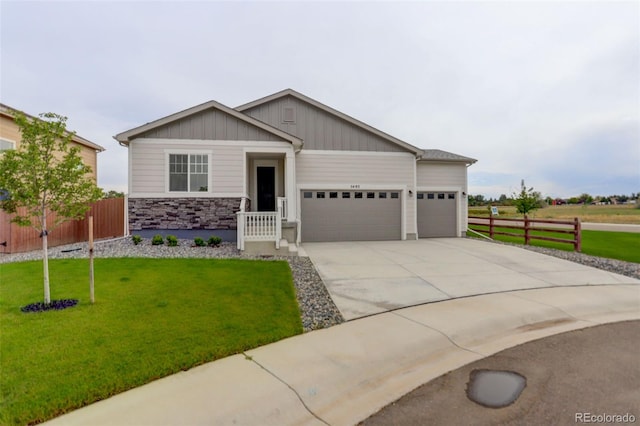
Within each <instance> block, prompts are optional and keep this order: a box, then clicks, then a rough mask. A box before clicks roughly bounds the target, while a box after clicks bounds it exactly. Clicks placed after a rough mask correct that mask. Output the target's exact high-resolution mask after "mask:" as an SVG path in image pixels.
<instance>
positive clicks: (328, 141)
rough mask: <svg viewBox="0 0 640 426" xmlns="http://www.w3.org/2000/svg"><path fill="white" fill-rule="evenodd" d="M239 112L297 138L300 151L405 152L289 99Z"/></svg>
mask: <svg viewBox="0 0 640 426" xmlns="http://www.w3.org/2000/svg"><path fill="white" fill-rule="evenodd" d="M284 108H293V110H294V121H293V122H285V121H284V117H283V111H284ZM243 113H244V114H246V115H249V116H251V117H253V118H255V119H258V120H260V121H262V122H265V123H267V124H269V125H271V126H273V127H276V128H278V129H280V130H282V131H285V132H287V133H289V134H291V135H294V136H297V137H299V138H301V139H302V140H303V141H304V149H310V150H336V151H378V152H406V150H405V149H403V148H402V147H400V146H398V145H397V144H395V143H392V142H390V141H387V140H385V139H384V138H381V137H379V136H377V135H375V134H373V133H370V132H368V131H366V130H365V129H362V128H360V127H357V126H354V125H353V124H351V123H349V122H347V121H345V120H343V119H341V118H339V117H336V116H335V115H332V114H329V113H327V112H326V111H323V110H321V109H319V108H317V107H315V106H313V105H310V104H308V103H306V102H303V101H301V100H299V99H296V98H294V97H292V96H285V97H282V98H279V99H275V100H273V101H271V102H268V103H266V104H262V105H258V106H256V107H253V108H251V109H248V110H246V111H243Z"/></svg>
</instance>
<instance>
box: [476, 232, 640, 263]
mask: <svg viewBox="0 0 640 426" xmlns="http://www.w3.org/2000/svg"><path fill="white" fill-rule="evenodd" d="M482 229H488V228H482ZM495 230H496V231H499V232H511V233H522V231H519V230H516V229H507V228H498V227H496V228H495ZM467 235H468V236H469V237H478V236H477V235H475V234H473V233H472V232H468V233H467ZM531 235H538V236H547V237H554V238H566V239H571V238H572V235H571V234H564V235H563V234H558V233H552V232H539V231H537V232H532V233H531ZM478 238H480V237H478ZM494 239H495V240H497V241H504V242H509V243H516V244H524V237H511V236H507V235H495V236H494ZM531 245H533V246H538V247H547V248H553V249H558V250H568V251H572V250H573V245H572V244H567V243H556V242H553V241H544V240H535V239H532V240H531ZM582 253H585V254H590V255H592V256H600V257H606V258H609V259H618V260H624V261H627V262H636V263H640V234H639V233H632V232H609V231H585V230H583V231H582Z"/></svg>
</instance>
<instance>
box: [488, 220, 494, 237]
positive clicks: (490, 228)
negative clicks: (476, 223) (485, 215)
mask: <svg viewBox="0 0 640 426" xmlns="http://www.w3.org/2000/svg"><path fill="white" fill-rule="evenodd" d="M489 238H491V239H493V215H491V216H489Z"/></svg>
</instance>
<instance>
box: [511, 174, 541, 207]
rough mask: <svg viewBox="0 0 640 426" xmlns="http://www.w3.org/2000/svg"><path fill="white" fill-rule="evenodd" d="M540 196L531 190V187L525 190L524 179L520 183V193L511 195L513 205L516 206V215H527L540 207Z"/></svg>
mask: <svg viewBox="0 0 640 426" xmlns="http://www.w3.org/2000/svg"><path fill="white" fill-rule="evenodd" d="M541 201H542V195H541V194H540V193H539V192H536V191H534V190H533V187H531V188H527V187H526V185H525V184H524V179H522V180H521V181H520V192H514V193H513V205H514V206H516V210H517V211H518V213H522V214H527V213H529V212H530V211H533V210H535V209H537V208H540V207H541Z"/></svg>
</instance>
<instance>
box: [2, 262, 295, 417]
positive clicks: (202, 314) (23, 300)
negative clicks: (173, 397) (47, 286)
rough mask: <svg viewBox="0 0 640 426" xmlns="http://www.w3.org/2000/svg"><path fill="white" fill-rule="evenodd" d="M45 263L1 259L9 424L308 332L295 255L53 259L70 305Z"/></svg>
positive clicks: (53, 413) (4, 406)
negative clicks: (32, 308)
mask: <svg viewBox="0 0 640 426" xmlns="http://www.w3.org/2000/svg"><path fill="white" fill-rule="evenodd" d="M41 270H42V263H41V262H24V263H15V264H3V265H0V321H1V330H2V331H1V333H2V334H1V335H0V338H1V341H0V367H1V368H2V370H1V374H0V397H1V399H0V424H26V423H30V422H39V421H43V420H46V419H50V418H52V417H55V416H57V415H60V414H62V413H64V412H67V411H70V410H72V409H74V408H78V407H81V406H83V405H86V404H89V403H91V402H94V401H98V400H101V399H104V398H107V397H109V396H111V395H114V394H117V393H119V392H123V391H125V390H127V389H130V388H133V387H136V386H139V385H142V384H144V383H147V382H149V381H151V380H154V379H157V378H160V377H163V376H167V375H169V374H172V373H176V372H179V371H180V370H186V369H188V368H191V367H194V366H196V365H199V364H202V363H205V362H208V361H212V360H215V359H218V358H222V357H225V356H228V355H231V354H235V353H239V352H241V351H244V350H247V349H250V348H254V347H257V346H260V345H264V344H266V343H270V342H274V341H277V340H280V339H283V338H285V337H288V336H292V335H295V334H299V333H301V332H302V324H301V320H300V314H299V310H298V305H297V302H296V297H295V289H294V286H293V279H292V276H291V271H290V269H289V267H288V264H287V263H286V262H263V261H248V260H208V259H164V260H158V259H96V261H95V271H96V272H95V274H96V281H95V294H96V303H95V304H94V305H91V304H90V303H89V301H88V299H89V296H88V293H89V284H88V261H87V260H54V261H51V262H50V271H51V292H52V299H69V298H74V299H79V300H80V303H79V304H78V305H77V306H76V307H73V308H70V309H66V310H64V311H58V312H56V311H51V312H44V313H29V314H25V313H22V312H21V311H20V307H21V306H24V305H27V304H29V303H32V302H37V301H41V300H42V297H43V296H42V271H41Z"/></svg>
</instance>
